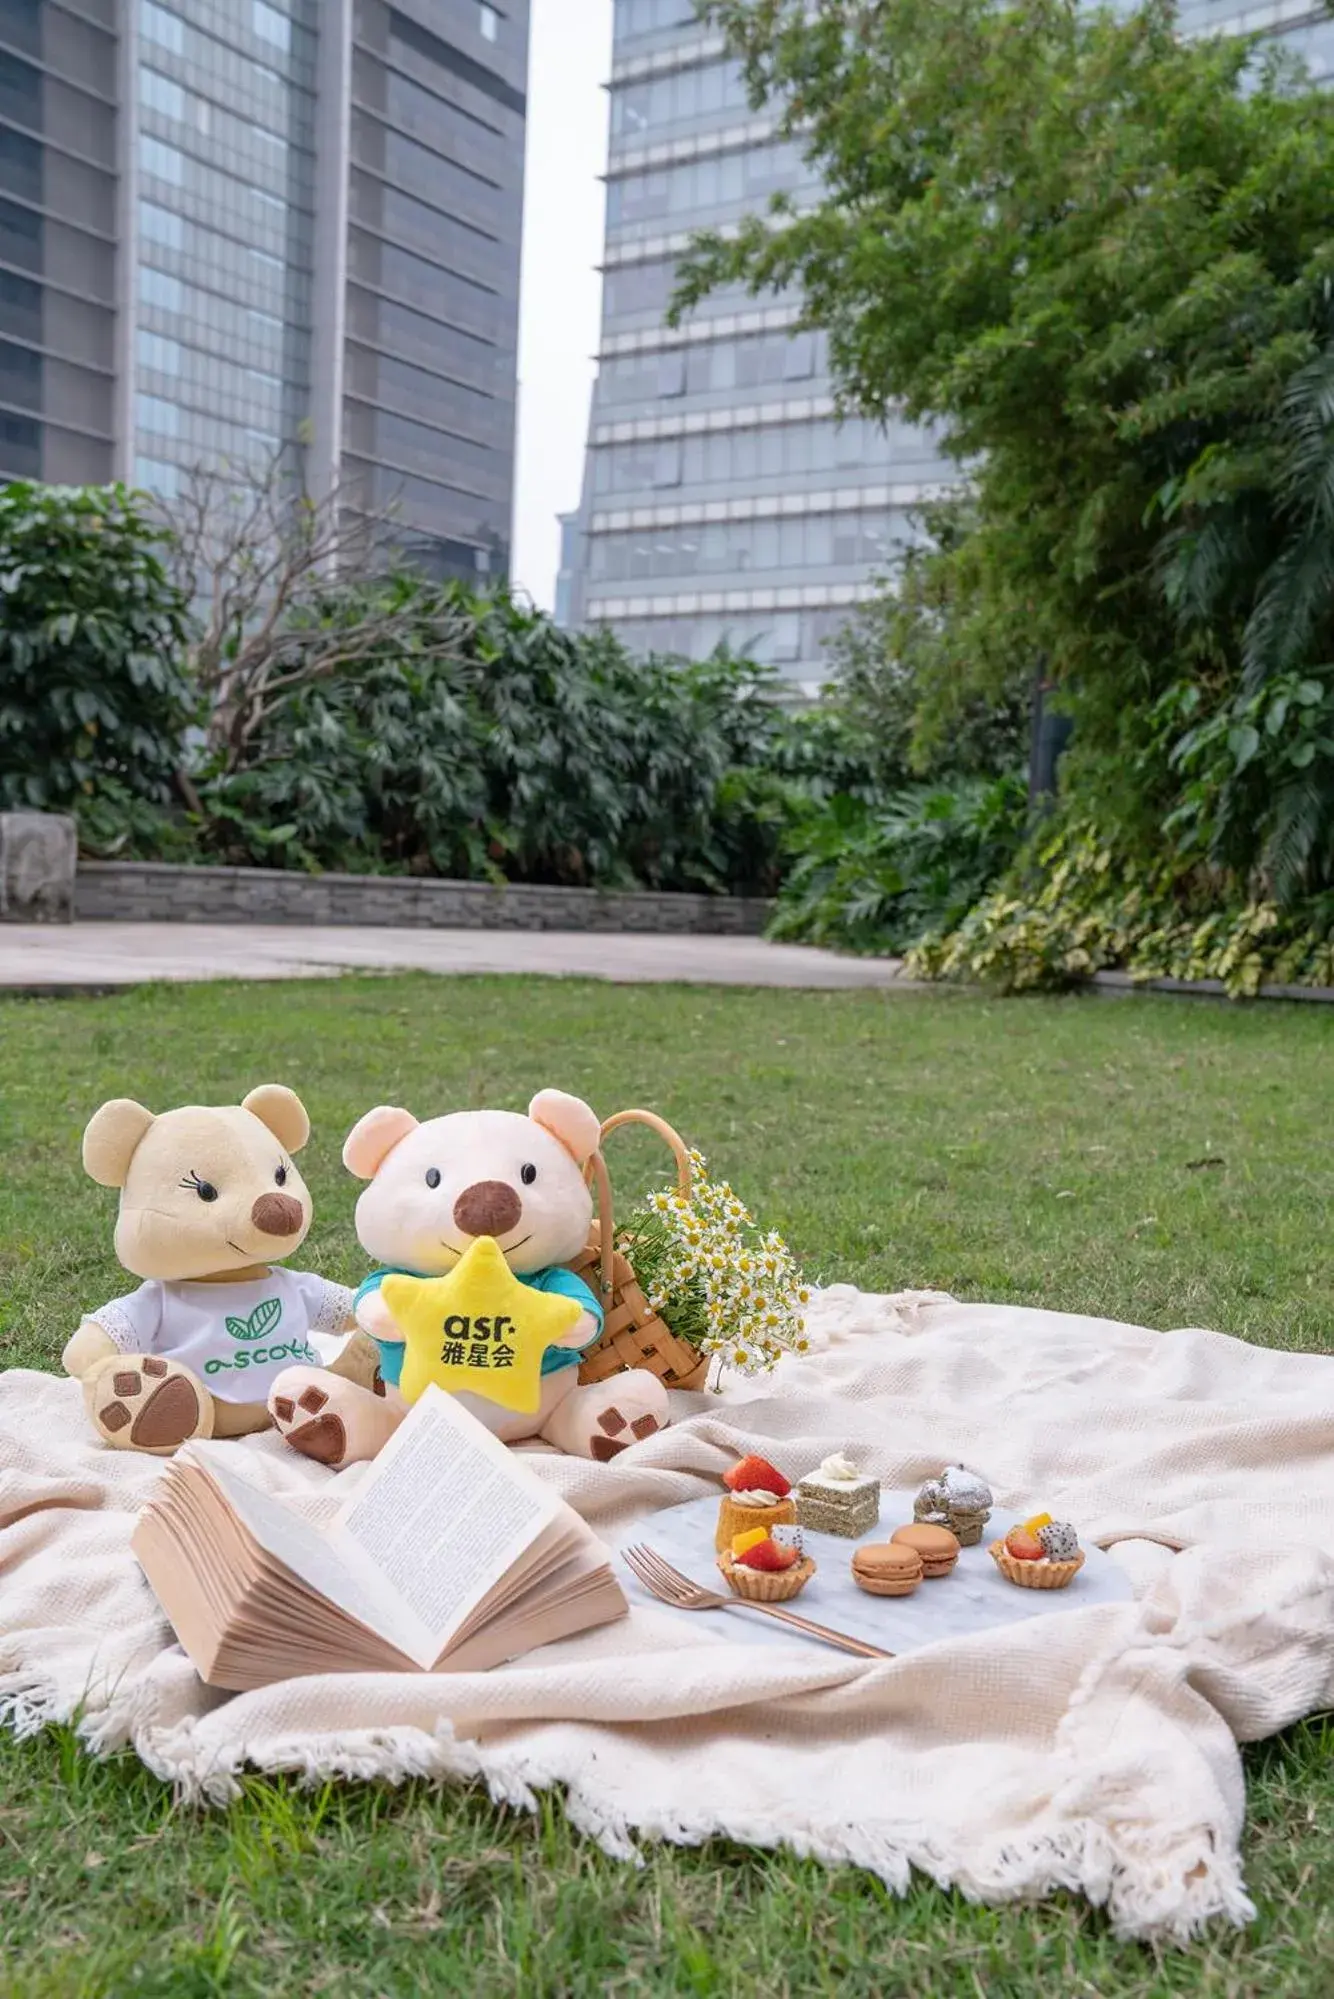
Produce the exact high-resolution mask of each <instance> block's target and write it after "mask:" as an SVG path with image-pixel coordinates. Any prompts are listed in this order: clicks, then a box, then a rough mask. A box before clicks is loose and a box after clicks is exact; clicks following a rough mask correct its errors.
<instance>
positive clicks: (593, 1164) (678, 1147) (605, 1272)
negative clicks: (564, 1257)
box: [588, 1110, 690, 1298]
mask: <svg viewBox="0 0 1334 1999" xmlns="http://www.w3.org/2000/svg"><path fill="white" fill-rule="evenodd" d="M623 1124H646V1125H647V1126H648V1128H649V1130H650V1131H656V1132H657V1134H658V1136H659V1138H661V1139H664V1140H665V1141H666V1143H667V1144H668V1145H669V1146H670V1147H671V1150H672V1157H673V1158H674V1159H675V1161H676V1184H677V1187H678V1188H679V1190H680V1192H681V1193H682V1194H684V1195H685V1196H686V1197H687V1198H689V1195H690V1154H689V1152H688V1151H687V1149H686V1143H685V1140H684V1139H683V1138H682V1137H681V1134H680V1133H679V1132H677V1131H673V1129H672V1127H671V1126H670V1125H669V1124H668V1122H667V1120H666V1118H661V1117H659V1116H658V1114H657V1112H656V1111H636V1110H631V1111H617V1112H616V1115H615V1116H614V1117H609V1118H608V1119H607V1121H606V1123H605V1124H604V1125H603V1127H602V1129H601V1131H600V1132H599V1133H598V1149H597V1151H596V1152H595V1153H594V1154H593V1157H592V1158H591V1159H590V1160H589V1162H588V1165H589V1171H590V1174H591V1177H592V1179H593V1182H594V1184H595V1186H596V1187H597V1197H598V1220H599V1223H600V1224H601V1226H600V1228H599V1231H598V1233H599V1235H600V1236H601V1238H602V1246H601V1270H600V1274H599V1281H600V1283H601V1286H602V1295H603V1297H604V1298H610V1296H611V1294H612V1291H613V1290H614V1289H615V1279H614V1276H613V1269H612V1259H613V1256H614V1254H615V1248H616V1221H615V1213H614V1209H613V1205H612V1193H611V1176H610V1175H609V1173H608V1172H607V1162H606V1159H605V1158H604V1156H603V1145H604V1143H605V1141H606V1139H607V1138H608V1137H609V1136H610V1134H611V1133H612V1132H613V1131H617V1130H619V1128H620V1126H621V1125H623Z"/></svg>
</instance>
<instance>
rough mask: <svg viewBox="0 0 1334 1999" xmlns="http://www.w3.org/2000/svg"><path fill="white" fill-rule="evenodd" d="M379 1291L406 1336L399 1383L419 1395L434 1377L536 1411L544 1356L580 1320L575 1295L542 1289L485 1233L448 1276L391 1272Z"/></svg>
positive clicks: (520, 1411)
mask: <svg viewBox="0 0 1334 1999" xmlns="http://www.w3.org/2000/svg"><path fill="white" fill-rule="evenodd" d="M380 1296H381V1297H382V1298H383V1299H384V1302H385V1304H386V1305H387V1306H388V1307H389V1310H390V1312H391V1313H392V1314H393V1317H394V1322H395V1324H396V1325H397V1327H398V1329H399V1331H400V1332H401V1333H402V1335H403V1344H404V1354H403V1373H402V1376H401V1378H400V1380H399V1389H400V1392H401V1394H402V1396H403V1399H404V1400H405V1401H406V1402H415V1401H416V1400H417V1397H418V1396H419V1395H421V1394H422V1393H423V1392H424V1391H425V1389H426V1388H427V1387H428V1386H429V1385H430V1383H431V1382H434V1383H435V1384H436V1386H437V1387H439V1388H444V1389H447V1390H449V1391H451V1392H453V1393H457V1392H458V1391H459V1390H463V1391H464V1392H465V1393H467V1394H469V1395H483V1396H485V1397H486V1399H487V1401H488V1402H498V1403H499V1404H500V1406H501V1408H502V1409H513V1410H514V1411H515V1413H516V1414H517V1415H520V1416H530V1415H532V1413H533V1412H534V1411H535V1410H536V1408H537V1406H538V1403H539V1402H540V1401H541V1399H542V1355H543V1353H544V1352H545V1351H546V1349H547V1348H548V1347H549V1346H554V1345H555V1343H556V1341H557V1340H559V1339H560V1337H561V1335H562V1334H563V1333H568V1332H569V1330H570V1328H571V1327H572V1326H573V1325H574V1324H575V1323H576V1321H577V1320H578V1319H579V1317H580V1315H581V1313H582V1311H583V1307H582V1305H580V1304H579V1302H578V1300H577V1299H575V1298H565V1297H562V1296H560V1295H559V1294H558V1293H556V1292H546V1291H536V1290H534V1289H533V1286H532V1285H531V1284H523V1283H521V1282H520V1281H519V1279H518V1278H517V1277H516V1276H515V1275H514V1272H513V1271H512V1270H511V1269H510V1267H509V1265H508V1263H506V1261H505V1253H504V1251H503V1250H502V1249H501V1247H500V1244H499V1243H498V1242H496V1241H494V1240H493V1239H492V1237H490V1236H478V1238H477V1240H476V1241H475V1242H474V1243H472V1244H471V1245H470V1246H469V1248H468V1249H466V1250H465V1251H464V1253H463V1255H462V1256H461V1257H460V1258H459V1260H458V1262H457V1263H456V1264H455V1266H454V1268H453V1269H452V1270H451V1271H450V1272H449V1274H448V1276H446V1277H404V1276H402V1275H400V1274H397V1273H396V1274H394V1275H393V1276H390V1277H386V1278H385V1279H384V1281H383V1283H382V1284H381V1286H380Z"/></svg>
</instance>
